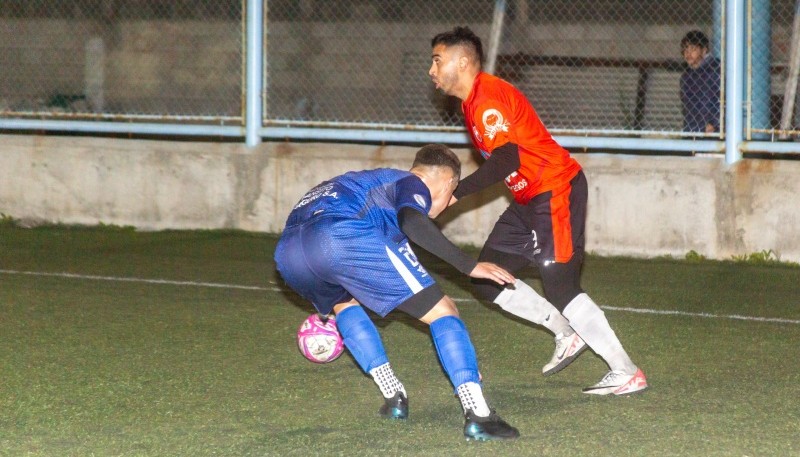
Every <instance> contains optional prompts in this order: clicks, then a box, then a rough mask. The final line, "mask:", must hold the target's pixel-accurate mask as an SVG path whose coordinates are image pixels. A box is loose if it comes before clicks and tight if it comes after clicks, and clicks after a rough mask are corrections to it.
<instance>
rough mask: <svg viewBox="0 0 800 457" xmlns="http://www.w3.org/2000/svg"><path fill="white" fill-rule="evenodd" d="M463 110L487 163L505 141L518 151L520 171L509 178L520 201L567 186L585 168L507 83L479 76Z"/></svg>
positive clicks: (496, 78) (523, 96)
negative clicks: (514, 146) (493, 152)
mask: <svg viewBox="0 0 800 457" xmlns="http://www.w3.org/2000/svg"><path fill="white" fill-rule="evenodd" d="M461 109H462V110H463V112H464V118H465V120H466V124H467V131H468V132H470V137H471V138H472V143H473V144H474V145H475V147H476V148H478V150H479V151H480V152H481V155H482V156H483V157H484V159H488V158H489V157H491V155H492V151H494V150H495V149H496V148H498V147H500V146H503V145H504V144H506V143H513V144H516V145H517V146H518V147H519V161H520V167H519V169H518V170H517V171H516V172H514V173H511V174H510V175H508V176H507V177H506V178H505V183H506V187H508V189H509V190H510V191H511V193H512V194H513V195H514V200H516V201H517V202H518V203H521V204H525V203H527V202H528V201H530V199H531V198H533V197H534V196H536V195H539V194H541V193H543V192H547V191H549V190H554V189H557V188H559V187H561V186H563V185H566V184H568V183H569V181H570V180H571V179H572V178H573V177H575V175H576V174H578V172H579V171H580V170H581V166H580V164H578V162H577V161H576V160H575V159H573V158H572V157H571V156H570V155H569V151H567V150H566V149H564V148H562V147H561V146H560V145H559V144H558V143H556V141H555V140H554V139H553V137H552V136H550V132H548V131H547V129H546V128H545V126H544V124H542V121H541V120H540V119H539V116H538V115H537V114H536V111H535V110H534V109H533V106H532V105H531V103H530V102H529V101H528V99H527V98H526V97H525V95H524V94H523V93H522V92H520V91H519V89H517V88H516V87H514V86H512V85H511V84H510V83H509V82H507V81H504V80H502V79H500V78H498V77H496V76H492V75H490V74H488V73H483V72H481V73H479V74H478V76H477V77H476V78H475V82H474V84H473V86H472V91H471V92H470V94H469V97H467V99H466V100H464V101H463V102H462V103H461Z"/></svg>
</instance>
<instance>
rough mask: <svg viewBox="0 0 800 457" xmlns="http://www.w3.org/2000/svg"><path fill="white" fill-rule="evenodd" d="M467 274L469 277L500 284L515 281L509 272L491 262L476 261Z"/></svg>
mask: <svg viewBox="0 0 800 457" xmlns="http://www.w3.org/2000/svg"><path fill="white" fill-rule="evenodd" d="M469 276H470V278H479V279H489V280H491V281H494V282H496V283H497V284H500V285H501V286H502V285H503V284H510V283H513V282H514V281H516V279H515V278H514V276H513V275H512V274H511V273H509V272H508V271H506V270H505V269H504V268H502V267H500V266H499V265H496V264H494V263H492V262H478V264H477V265H475V268H474V269H473V270H472V271H471V272H470V274H469Z"/></svg>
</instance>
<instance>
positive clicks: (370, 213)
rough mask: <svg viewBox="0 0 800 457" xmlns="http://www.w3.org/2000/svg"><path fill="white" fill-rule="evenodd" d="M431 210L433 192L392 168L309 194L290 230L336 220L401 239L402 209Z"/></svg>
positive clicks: (354, 174)
mask: <svg viewBox="0 0 800 457" xmlns="http://www.w3.org/2000/svg"><path fill="white" fill-rule="evenodd" d="M430 206H431V194H430V191H429V190H428V188H427V186H425V184H423V182H422V180H420V179H419V178H418V177H417V176H415V175H414V174H412V173H411V172H408V171H403V170H395V169H391V168H379V169H376V170H365V171H351V172H349V173H345V174H343V175H340V176H337V177H335V178H333V179H330V180H328V181H325V182H323V183H321V184H319V185H318V186H316V187H314V188H313V189H311V190H310V191H308V192H307V193H306V194H305V195H304V196H303V198H301V199H300V201H299V202H297V204H296V205H295V206H294V209H292V212H291V213H290V214H289V219H288V220H287V221H286V227H287V228H288V227H292V226H295V225H297V224H302V223H303V222H305V221H308V220H311V219H313V218H315V217H328V216H335V217H339V218H351V219H359V220H363V221H366V222H369V223H370V224H371V225H372V226H373V227H375V228H376V229H378V230H381V231H382V232H383V233H385V234H398V235H400V234H401V232H400V228H399V227H398V223H397V213H398V211H400V209H401V208H404V207H411V208H414V209H416V210H418V211H420V212H422V213H423V214H427V213H428V210H429V208H430ZM402 236H405V235H402Z"/></svg>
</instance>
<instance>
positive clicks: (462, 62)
mask: <svg viewBox="0 0 800 457" xmlns="http://www.w3.org/2000/svg"><path fill="white" fill-rule="evenodd" d="M468 66H469V57H467V56H465V55H463V54H462V55H461V57H459V58H458V69H459V70H462V71H463V70H466V69H467V67H468Z"/></svg>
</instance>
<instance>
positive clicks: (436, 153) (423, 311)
mask: <svg viewBox="0 0 800 457" xmlns="http://www.w3.org/2000/svg"><path fill="white" fill-rule="evenodd" d="M460 176H461V162H460V161H459V159H458V157H457V156H456V155H455V154H454V153H453V152H452V151H451V150H450V149H448V148H447V147H446V146H444V145H427V146H425V147H423V148H422V149H420V150H419V151H418V152H417V154H416V157H415V159H414V162H413V165H412V167H411V170H410V171H405V170H395V169H389V168H381V169H376V170H366V171H356V172H349V173H345V174H343V175H340V176H337V177H335V178H332V179H330V180H328V181H325V182H323V183H321V184H319V185H318V186H316V187H314V188H313V189H311V190H310V191H309V192H308V193H306V195H305V196H303V198H301V199H300V201H299V202H298V203H297V204H296V205H295V207H294V209H293V210H292V212H291V214H289V219H288V220H287V222H286V227H285V228H284V231H283V234H282V235H281V239H280V240H279V241H278V245H277V247H276V249H275V262H276V264H277V267H278V271H279V272H280V274H281V276H282V277H283V279H284V280H285V281H286V283H287V284H288V285H289V286H290V287H291V288H292V289H294V290H295V291H296V292H297V293H298V294H300V295H301V296H302V297H304V298H305V299H307V300H309V301H310V302H311V303H313V305H314V307H315V308H316V309H317V311H319V312H320V313H322V314H329V313H331V312H333V313H335V315H336V323H337V326H338V328H339V332H340V333H341V335H342V338H343V339H344V344H345V347H347V349H348V350H349V351H350V353H351V354H352V355H353V358H355V360H356V362H357V363H358V364H359V366H360V367H361V369H362V370H364V372H365V373H368V374H369V375H370V376H371V377H372V379H373V380H374V381H375V383H376V384H377V385H378V388H379V389H380V391H381V393H382V394H383V397H384V404H383V406H381V408H380V411H379V412H380V415H381V416H383V417H385V418H390V419H405V418H407V417H408V396H407V393H406V390H405V388H404V387H403V384H402V383H401V382H400V380H399V379H398V378H397V376H396V375H395V373H394V371H393V370H392V367H391V365H390V364H389V359H388V357H387V356H386V351H385V350H384V347H383V343H382V342H381V338H380V335H379V334H378V330H377V328H376V327H375V325H374V324H373V322H372V321H371V320H370V318H369V317H368V316H367V313H366V312H365V311H364V308H363V307H366V308H369V309H370V310H372V311H374V312H375V313H377V314H378V315H380V316H382V317H384V316H386V315H387V314H389V313H390V312H392V311H393V310H395V309H399V310H400V311H403V312H405V313H407V314H409V315H411V316H413V317H415V318H417V319H419V320H420V321H422V322H424V323H426V324H428V325H429V328H430V331H431V335H432V337H433V342H434V345H435V347H436V352H437V354H438V355H439V361H440V362H441V364H442V366H443V367H444V371H445V372H446V373H447V375H448V377H449V378H450V382H451V383H452V384H453V387H454V388H455V392H456V394H457V395H458V398H459V399H460V401H461V405H462V407H463V409H464V415H465V425H464V435H465V436H466V437H467V439H477V440H491V439H511V438H517V437H518V436H519V432H518V431H517V429H516V428H514V427H512V426H510V425H509V424H508V423H506V422H505V421H504V420H503V419H501V418H500V417H499V416H498V415H497V414H496V413H495V412H494V411H493V410H490V409H489V406H488V404H487V402H486V399H485V398H484V396H483V391H482V388H481V379H480V375H479V373H478V361H477V358H476V354H475V348H474V347H473V345H472V342H471V341H470V337H469V333H468V332H467V328H466V326H465V325H464V323H463V322H462V320H461V319H460V318H459V316H458V310H457V308H456V305H455V303H454V302H453V300H452V299H451V298H450V297H447V296H446V295H444V293H443V292H442V290H441V289H440V288H439V286H438V285H437V284H436V282H435V281H434V279H433V278H432V277H431V276H430V274H428V272H427V271H426V270H425V268H424V267H423V266H422V265H421V264H420V263H419V261H418V260H417V258H416V256H415V255H414V252H413V251H412V249H411V246H410V244H409V240H411V241H413V242H414V243H416V244H417V245H418V246H420V247H422V248H423V249H425V250H427V251H429V252H431V253H432V254H434V255H436V256H437V257H439V258H441V259H442V260H444V261H446V262H448V263H449V264H451V265H453V266H454V267H455V268H456V269H458V270H459V271H461V272H462V273H464V274H467V275H469V276H470V277H472V278H482V279H488V280H491V281H494V282H496V283H497V284H501V285H502V284H507V283H513V282H514V281H515V279H514V277H513V276H512V275H511V274H509V273H508V272H507V271H506V270H504V269H503V268H500V267H499V266H497V265H496V264H494V263H490V262H477V261H475V260H474V259H472V258H471V257H469V256H468V255H467V254H465V253H464V252H463V251H462V250H460V249H459V248H458V247H456V246H455V245H454V244H453V243H451V242H450V241H449V240H448V239H447V238H445V236H444V235H442V233H441V231H439V229H438V228H437V227H436V225H435V224H434V223H433V222H432V221H431V218H435V217H436V216H438V215H439V213H441V212H442V210H444V209H445V208H446V207H447V204H448V202H449V201H450V196H451V195H452V193H453V190H454V189H455V187H456V185H457V184H458V181H459V178H460Z"/></svg>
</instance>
